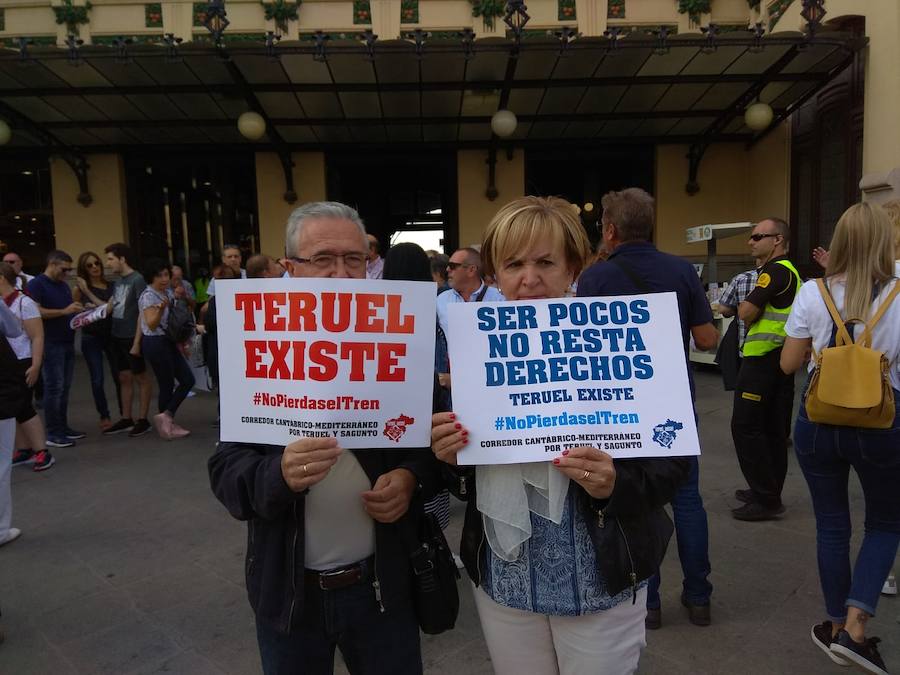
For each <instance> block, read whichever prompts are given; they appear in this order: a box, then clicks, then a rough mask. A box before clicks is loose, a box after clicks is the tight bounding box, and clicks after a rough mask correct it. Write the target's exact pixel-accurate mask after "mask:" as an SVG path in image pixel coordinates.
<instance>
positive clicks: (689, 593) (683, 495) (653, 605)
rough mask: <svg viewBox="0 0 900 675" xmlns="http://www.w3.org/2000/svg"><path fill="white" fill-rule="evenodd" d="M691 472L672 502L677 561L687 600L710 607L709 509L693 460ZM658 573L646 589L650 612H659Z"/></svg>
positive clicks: (692, 460) (697, 469)
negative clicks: (655, 610)
mask: <svg viewBox="0 0 900 675" xmlns="http://www.w3.org/2000/svg"><path fill="white" fill-rule="evenodd" d="M689 459H690V461H691V472H690V474H689V475H688V479H687V482H686V483H685V484H684V485H682V486H681V488H679V490H678V492H677V493H676V494H675V499H673V500H672V512H673V514H674V515H675V538H676V539H677V540H678V558H679V559H680V560H681V569H682V571H683V572H684V598H685V600H687V601H688V602H689V603H691V604H692V605H708V604H709V596H710V595H711V594H712V588H713V587H712V584H711V583H709V581H708V580H707V577H708V576H709V573H710V570H711V568H710V565H709V525H708V523H707V521H706V509H704V508H703V498H702V497H701V496H700V462H699V461H698V459H697V457H690V458H689ZM659 584H660V575H659V573H657V574H655V575H653V576H652V577H650V582H649V584H648V585H647V609H659V606H660V600H659Z"/></svg>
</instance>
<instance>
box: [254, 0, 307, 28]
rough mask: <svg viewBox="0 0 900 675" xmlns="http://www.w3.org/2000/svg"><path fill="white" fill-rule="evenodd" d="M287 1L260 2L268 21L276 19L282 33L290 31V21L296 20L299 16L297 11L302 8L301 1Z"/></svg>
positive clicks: (276, 25) (277, 26)
mask: <svg viewBox="0 0 900 675" xmlns="http://www.w3.org/2000/svg"><path fill="white" fill-rule="evenodd" d="M301 1H302V0H296V2H286V1H285V0H275V1H274V2H260V3H259V4H261V5H262V6H263V10H264V11H265V14H266V21H275V27H276V28H277V29H278V30H279V31H281V34H282V35H285V34H286V33H287V32H288V23H289V22H291V21H296V20H297V18H298V15H297V11H298V10H299V9H300V2H301Z"/></svg>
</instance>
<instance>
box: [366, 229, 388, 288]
mask: <svg viewBox="0 0 900 675" xmlns="http://www.w3.org/2000/svg"><path fill="white" fill-rule="evenodd" d="M366 239H367V240H368V242H369V252H368V253H367V254H366V279H381V278H382V276H383V275H384V258H382V257H381V243H380V242H379V241H378V238H377V237H375V236H374V235H371V234H367V235H366Z"/></svg>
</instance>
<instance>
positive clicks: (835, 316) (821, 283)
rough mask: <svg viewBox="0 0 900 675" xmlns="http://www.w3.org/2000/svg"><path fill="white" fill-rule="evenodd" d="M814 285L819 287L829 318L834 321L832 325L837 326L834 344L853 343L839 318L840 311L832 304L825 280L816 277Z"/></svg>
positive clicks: (841, 319)
mask: <svg viewBox="0 0 900 675" xmlns="http://www.w3.org/2000/svg"><path fill="white" fill-rule="evenodd" d="M816 286H818V287H819V293H820V294H821V295H822V299H823V300H824V301H825V306H826V307H827V308H828V312H829V314H831V320H832V321H834V325H835V326H837V336H836V339H835V344H836V345H838V346H840V345H849V344H853V338H852V337H850V333H848V332H847V327H846V326H845V325H844V319H843V318H841V313H840V312H839V311H837V307H835V305H834V299H833V298H832V297H831V293H829V292H828V287H827V286H826V285H825V280H824V279H816Z"/></svg>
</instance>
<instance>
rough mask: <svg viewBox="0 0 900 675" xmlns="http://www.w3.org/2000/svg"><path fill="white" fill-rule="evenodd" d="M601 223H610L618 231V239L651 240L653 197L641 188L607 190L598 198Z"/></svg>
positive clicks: (623, 240)
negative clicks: (601, 210)
mask: <svg viewBox="0 0 900 675" xmlns="http://www.w3.org/2000/svg"><path fill="white" fill-rule="evenodd" d="M600 204H601V206H603V216H602V217H601V222H602V223H603V224H609V223H612V224H613V225H615V226H616V229H617V230H618V231H619V241H621V242H623V243H625V242H629V241H653V222H654V220H655V217H654V216H655V214H654V208H653V207H654V204H655V202H654V199H653V197H652V196H650V193H648V192H647V191H646V190H642V189H641V188H626V189H624V190H622V191H621V192H607V193H606V194H605V195H603V197H602V198H601V199H600Z"/></svg>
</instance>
